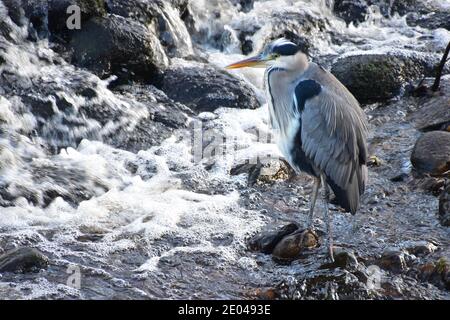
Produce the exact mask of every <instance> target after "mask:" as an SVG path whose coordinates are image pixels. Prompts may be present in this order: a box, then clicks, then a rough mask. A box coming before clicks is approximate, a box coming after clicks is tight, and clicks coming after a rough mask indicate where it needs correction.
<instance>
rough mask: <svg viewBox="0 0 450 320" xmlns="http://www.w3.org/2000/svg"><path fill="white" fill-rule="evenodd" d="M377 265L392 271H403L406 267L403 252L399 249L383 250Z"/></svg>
mask: <svg viewBox="0 0 450 320" xmlns="http://www.w3.org/2000/svg"><path fill="white" fill-rule="evenodd" d="M379 266H380V267H381V268H383V269H385V270H389V271H392V272H396V273H399V272H404V271H406V270H407V269H408V266H407V264H406V259H405V253H404V252H402V251H399V250H388V251H386V252H384V253H383V254H382V256H381V259H380V261H379Z"/></svg>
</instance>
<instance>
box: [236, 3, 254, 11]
mask: <svg viewBox="0 0 450 320" xmlns="http://www.w3.org/2000/svg"><path fill="white" fill-rule="evenodd" d="M231 3H232V4H234V5H235V6H239V7H240V9H241V11H243V12H250V11H251V10H252V9H253V5H254V3H255V0H231Z"/></svg>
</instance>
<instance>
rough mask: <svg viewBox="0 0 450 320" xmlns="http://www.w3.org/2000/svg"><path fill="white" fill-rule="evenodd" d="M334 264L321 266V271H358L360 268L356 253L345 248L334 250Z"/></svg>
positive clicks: (335, 248)
mask: <svg viewBox="0 0 450 320" xmlns="http://www.w3.org/2000/svg"><path fill="white" fill-rule="evenodd" d="M333 256H334V262H331V263H326V264H324V265H322V266H321V269H327V268H343V269H348V270H350V269H356V268H357V267H358V265H359V264H358V259H356V256H355V253H354V252H353V251H351V250H347V249H344V248H339V247H334V248H333Z"/></svg>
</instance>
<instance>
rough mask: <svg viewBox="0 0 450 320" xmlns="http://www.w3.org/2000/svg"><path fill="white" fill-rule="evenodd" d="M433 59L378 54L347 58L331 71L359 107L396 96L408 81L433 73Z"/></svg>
mask: <svg viewBox="0 0 450 320" xmlns="http://www.w3.org/2000/svg"><path fill="white" fill-rule="evenodd" d="M435 62H437V61H436V59H435V57H434V56H433V57H429V58H427V57H424V56H421V55H419V54H414V53H412V54H403V53H398V54H397V53H386V54H384V53H380V54H359V55H350V56H346V57H343V58H340V59H338V60H337V61H335V62H334V64H333V66H332V69H331V72H332V73H333V74H334V75H335V76H336V77H337V78H338V79H339V80H340V81H341V82H342V83H343V84H344V85H345V86H346V87H347V88H348V89H349V90H350V92H351V93H353V95H354V96H355V97H356V98H357V99H358V101H359V102H360V103H362V104H366V103H374V102H383V101H386V100H389V99H391V98H393V97H395V96H397V95H398V94H399V93H400V92H401V89H402V88H403V87H404V86H405V85H407V84H408V83H410V82H411V81H413V80H415V79H417V78H419V77H421V76H423V75H430V74H431V73H433V68H434V65H435Z"/></svg>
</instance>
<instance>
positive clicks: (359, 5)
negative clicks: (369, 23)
mask: <svg viewBox="0 0 450 320" xmlns="http://www.w3.org/2000/svg"><path fill="white" fill-rule="evenodd" d="M333 12H334V14H335V15H336V16H337V17H339V18H341V19H343V20H344V21H345V22H346V23H347V24H350V23H352V22H353V23H354V24H358V23H360V22H363V21H365V20H366V17H367V15H368V13H369V6H368V5H367V3H366V2H365V1H358V0H335V1H334V4H333Z"/></svg>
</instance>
